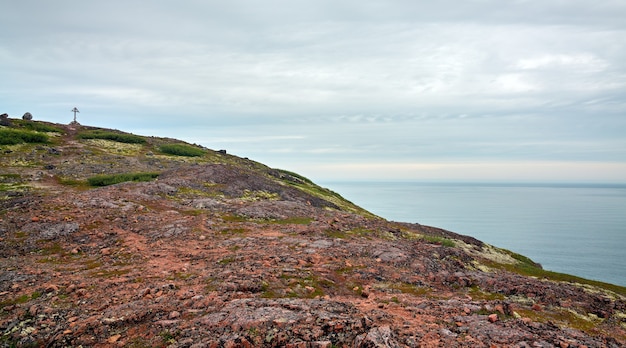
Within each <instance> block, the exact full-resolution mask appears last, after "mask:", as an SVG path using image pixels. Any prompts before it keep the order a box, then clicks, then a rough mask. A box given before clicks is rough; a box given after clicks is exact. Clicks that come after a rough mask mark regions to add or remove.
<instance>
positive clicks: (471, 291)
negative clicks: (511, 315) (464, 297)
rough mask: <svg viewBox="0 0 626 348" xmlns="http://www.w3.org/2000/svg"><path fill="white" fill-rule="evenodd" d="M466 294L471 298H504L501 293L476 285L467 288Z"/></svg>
mask: <svg viewBox="0 0 626 348" xmlns="http://www.w3.org/2000/svg"><path fill="white" fill-rule="evenodd" d="M467 294H468V295H469V296H471V297H472V299H473V300H484V301H495V300H504V299H506V297H505V296H504V295H502V294H498V293H493V292H489V291H484V290H482V289H481V288H480V287H478V286H476V285H474V286H472V287H470V288H468V291H467Z"/></svg>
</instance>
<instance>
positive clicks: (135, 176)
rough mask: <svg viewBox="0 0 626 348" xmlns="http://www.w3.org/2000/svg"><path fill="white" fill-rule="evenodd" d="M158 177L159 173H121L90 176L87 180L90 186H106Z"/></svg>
mask: <svg viewBox="0 0 626 348" xmlns="http://www.w3.org/2000/svg"><path fill="white" fill-rule="evenodd" d="M158 176H159V173H122V174H103V175H96V176H92V177H90V178H88V179H87V182H88V183H89V185H91V186H108V185H114V184H119V183H121V182H127V181H136V182H138V181H150V180H152V179H155V178H156V177H158Z"/></svg>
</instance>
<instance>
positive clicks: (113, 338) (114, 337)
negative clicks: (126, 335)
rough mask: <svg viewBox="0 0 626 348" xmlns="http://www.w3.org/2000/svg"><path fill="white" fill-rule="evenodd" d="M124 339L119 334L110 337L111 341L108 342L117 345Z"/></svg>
mask: <svg viewBox="0 0 626 348" xmlns="http://www.w3.org/2000/svg"><path fill="white" fill-rule="evenodd" d="M121 337H122V335H120V334H117V335H113V336H111V337H109V339H108V340H107V342H108V343H115V342H117V341H119V339H120V338H121Z"/></svg>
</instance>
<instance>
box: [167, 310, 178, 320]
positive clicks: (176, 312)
mask: <svg viewBox="0 0 626 348" xmlns="http://www.w3.org/2000/svg"><path fill="white" fill-rule="evenodd" d="M167 317H168V318H169V319H176V318H178V317H180V312H179V311H171V312H170V314H169V315H168V316H167Z"/></svg>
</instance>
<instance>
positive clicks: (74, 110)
mask: <svg viewBox="0 0 626 348" xmlns="http://www.w3.org/2000/svg"><path fill="white" fill-rule="evenodd" d="M71 111H72V112H73V113H74V121H73V122H72V123H73V124H76V123H78V122H77V121H76V113H77V112H78V113H80V111H78V109H77V108H76V107H74V108H73V109H72V110H71Z"/></svg>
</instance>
